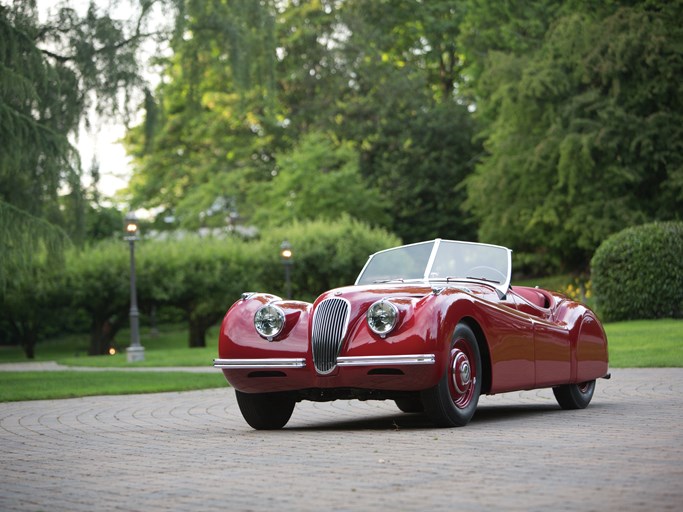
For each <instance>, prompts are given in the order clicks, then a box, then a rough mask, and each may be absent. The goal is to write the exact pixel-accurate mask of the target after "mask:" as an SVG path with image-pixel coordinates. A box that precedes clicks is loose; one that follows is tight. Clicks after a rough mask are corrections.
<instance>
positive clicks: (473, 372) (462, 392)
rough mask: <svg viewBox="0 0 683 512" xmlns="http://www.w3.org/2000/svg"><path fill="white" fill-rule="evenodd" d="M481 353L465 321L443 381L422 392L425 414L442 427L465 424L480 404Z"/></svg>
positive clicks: (453, 342)
mask: <svg viewBox="0 0 683 512" xmlns="http://www.w3.org/2000/svg"><path fill="white" fill-rule="evenodd" d="M481 375H482V369H481V355H480V353H479V345H477V338H476V337H475V335H474V333H473V332H472V329H470V328H469V327H468V326H467V325H465V324H460V325H458V326H457V327H456V329H455V333H453V338H452V339H451V346H450V350H449V353H448V360H447V361H446V368H445V369H444V372H443V376H442V377H441V380H440V381H439V383H438V384H437V385H436V386H434V387H433V388H430V389H427V390H425V391H423V392H422V403H423V404H424V409H425V413H426V414H427V416H429V418H430V419H431V420H432V422H433V423H434V424H435V425H436V426H438V427H464V426H465V425H467V424H468V423H469V422H470V420H471V419H472V416H474V411H475V410H476V409H477V403H479V395H480V394H481Z"/></svg>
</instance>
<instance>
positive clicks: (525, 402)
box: [0, 369, 683, 512]
mask: <svg viewBox="0 0 683 512" xmlns="http://www.w3.org/2000/svg"><path fill="white" fill-rule="evenodd" d="M612 374H613V377H612V380H609V381H605V380H601V381H599V382H598V385H597V389H596V393H595V396H594V398H593V402H592V403H591V405H590V406H589V407H588V408H587V409H585V410H580V411H562V410H560V409H559V407H558V406H557V404H556V402H555V400H554V398H553V396H552V392H551V391H550V390H535V391H527V392H520V393H508V394H503V395H497V396H492V397H482V398H481V400H480V405H479V408H478V410H477V413H476V415H475V417H474V419H473V420H472V422H471V423H470V424H469V425H468V426H467V427H465V428H457V429H435V428H432V426H431V425H430V424H429V422H428V421H427V420H426V419H425V418H424V417H423V416H421V415H418V414H403V413H400V412H399V411H398V409H397V408H396V406H395V405H394V404H393V402H389V401H386V402H359V401H337V402H330V403H311V402H302V403H300V404H298V405H297V407H296V409H295V411H294V414H293V416H292V419H291V420H290V422H289V424H288V425H287V427H286V428H285V429H283V430H281V431H273V432H260V431H254V430H252V429H251V428H250V427H249V426H248V425H247V424H246V423H245V422H244V420H243V419H242V417H241V415H240V413H239V409H238V407H237V404H236V402H235V397H234V392H233V391H232V390H231V389H229V388H227V387H226V388H224V389H213V390H204V391H193V392H186V393H160V394H151V395H128V396H104V397H88V398H76V399H68V400H46V401H33V402H15V403H2V404H0V446H2V457H1V458H0V510H3V511H4V510H18V511H24V510H26V511H40V510H51V511H61V510H74V511H80V510H144V511H176V510H178V511H180V510H183V511H184V510H233V511H265V510H272V509H280V510H288V509H292V510H303V511H308V510H310V511H314V510H315V511H318V510H321V509H325V510H332V511H347V510H348V511H355V510H372V509H394V510H415V509H425V510H459V511H484V510H486V511H488V510H512V511H516V510H519V511H522V510H524V511H526V510H532V511H546V510H571V511H576V510H581V511H600V512H604V511H611V510H618V511H620V512H624V511H631V510H634V511H640V510H643V511H645V510H647V511H650V510H664V511H666V510H672V511H674V510H680V503H683V485H681V484H682V483H683V433H682V431H681V428H680V425H681V424H682V423H683V369H625V370H623V369H617V370H613V372H612Z"/></svg>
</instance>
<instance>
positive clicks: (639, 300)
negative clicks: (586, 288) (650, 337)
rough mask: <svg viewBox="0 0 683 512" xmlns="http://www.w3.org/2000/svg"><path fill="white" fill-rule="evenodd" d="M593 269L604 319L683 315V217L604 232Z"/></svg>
mask: <svg viewBox="0 0 683 512" xmlns="http://www.w3.org/2000/svg"><path fill="white" fill-rule="evenodd" d="M591 274H592V280H593V290H594V293H595V301H596V307H597V310H598V312H599V313H600V315H601V316H602V317H603V319H604V320H606V321H618V320H632V319H638V318H642V319H647V318H663V317H673V318H677V317H681V316H683V222H663V223H658V222H656V223H652V224H645V225H642V226H636V227H631V228H627V229H624V230H623V231H620V232H619V233H616V234H614V235H612V236H610V237H609V238H607V239H606V240H605V241H604V242H603V243H602V244H601V245H600V247H598V249H597V250H596V251H595V254H594V256H593V259H592V261H591Z"/></svg>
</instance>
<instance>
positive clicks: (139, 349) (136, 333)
mask: <svg viewBox="0 0 683 512" xmlns="http://www.w3.org/2000/svg"><path fill="white" fill-rule="evenodd" d="M137 234H138V219H137V218H136V217H135V213H133V212H130V213H128V215H126V236H125V237H124V240H127V241H128V244H129V245H130V313H129V316H130V347H128V348H127V349H126V356H127V359H128V362H129V363H134V362H136V361H144V360H145V347H143V346H142V345H140V312H139V311H138V294H137V289H136V286H135V241H136V240H139V238H138V236H137Z"/></svg>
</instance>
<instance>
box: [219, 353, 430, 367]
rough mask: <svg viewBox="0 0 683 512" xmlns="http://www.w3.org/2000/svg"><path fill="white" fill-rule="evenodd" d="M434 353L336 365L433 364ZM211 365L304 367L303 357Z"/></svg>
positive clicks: (342, 360) (362, 358)
mask: <svg viewBox="0 0 683 512" xmlns="http://www.w3.org/2000/svg"><path fill="white" fill-rule="evenodd" d="M435 362H436V357H435V356H434V354H406V355H400V356H356V357H338V358H337V366H401V365H416V364H434V363H435ZM213 365H214V367H216V368H220V369H235V370H241V369H255V368H268V369H273V368H277V369H286V368H305V367H306V360H305V359H303V358H270V359H269V358H261V359H214V360H213Z"/></svg>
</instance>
